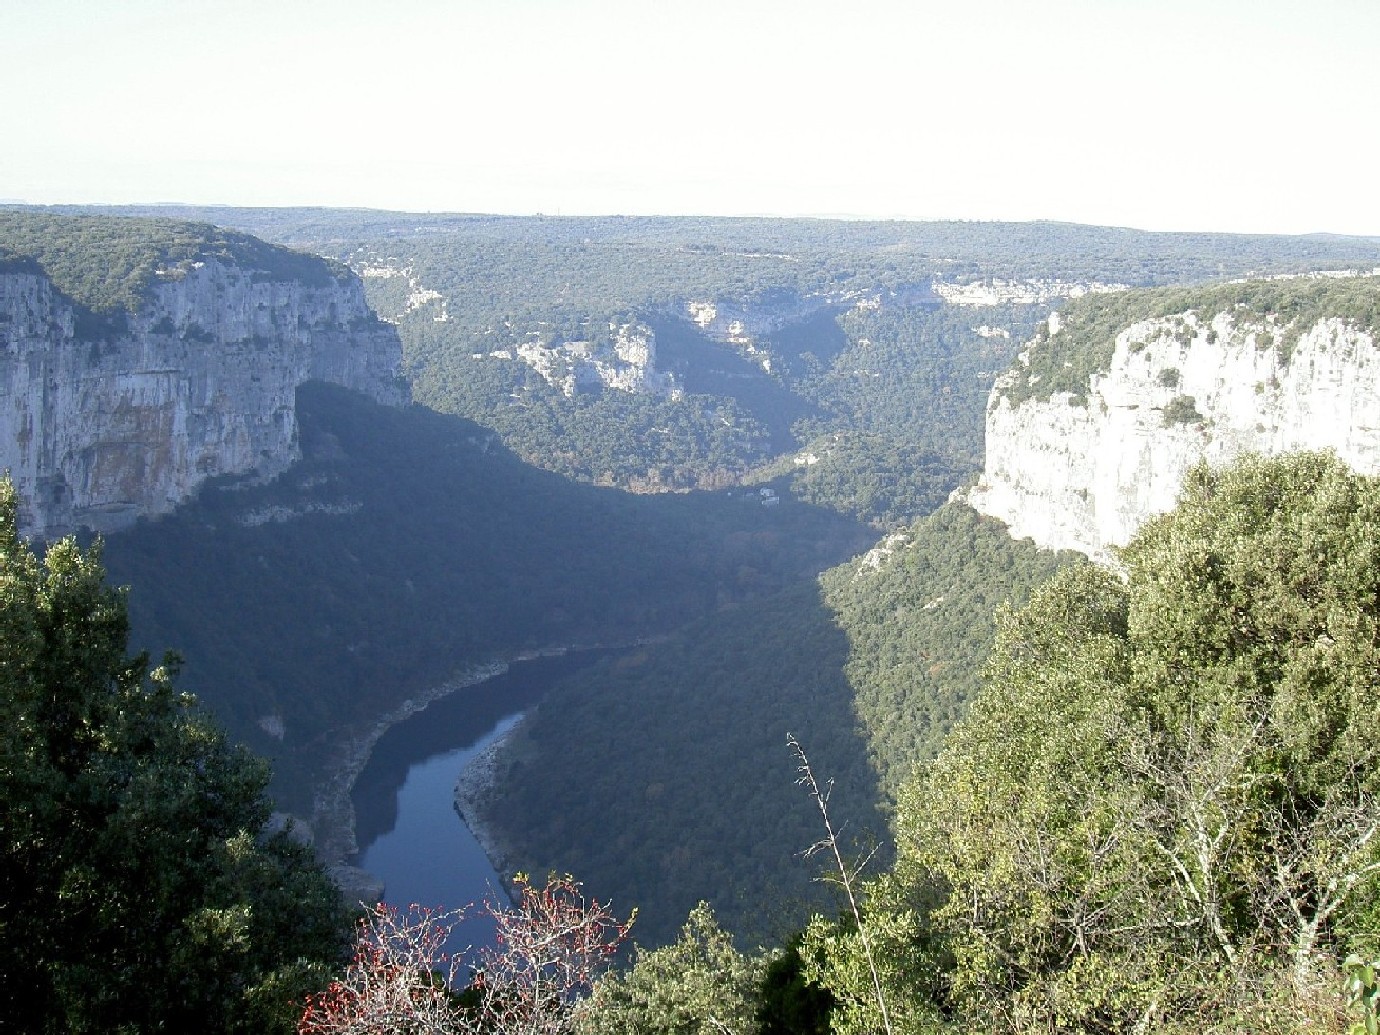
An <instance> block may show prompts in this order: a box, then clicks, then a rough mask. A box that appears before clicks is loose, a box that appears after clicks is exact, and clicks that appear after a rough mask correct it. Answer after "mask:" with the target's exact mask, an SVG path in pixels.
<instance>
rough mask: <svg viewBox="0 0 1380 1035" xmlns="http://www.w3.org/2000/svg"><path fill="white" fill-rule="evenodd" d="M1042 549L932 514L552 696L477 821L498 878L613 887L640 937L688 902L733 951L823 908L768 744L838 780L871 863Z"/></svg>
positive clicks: (971, 518)
mask: <svg viewBox="0 0 1380 1035" xmlns="http://www.w3.org/2000/svg"><path fill="white" fill-rule="evenodd" d="M1068 559H1069V558H1062V560H1065V561H1067V560H1068ZM1060 560H1061V558H1060V557H1058V556H1056V555H1054V554H1051V553H1048V552H1045V551H1039V550H1036V549H1035V548H1034V547H1033V546H1031V545H1030V544H1029V543H1017V542H1013V541H1012V540H1011V539H1010V537H1008V536H1007V535H1006V533H1005V530H1004V528H1003V527H1002V526H1001V525H1000V523H997V522H993V521H988V520H984V519H982V518H980V517H979V516H978V515H976V514H975V513H974V512H973V511H972V510H970V509H969V508H967V507H964V506H961V505H957V504H953V505H949V506H946V507H944V508H942V509H941V510H939V511H938V512H937V513H935V514H934V515H932V516H931V517H928V518H925V519H922V520H921V521H919V522H917V523H916V524H915V525H914V526H913V527H911V528H910V529H908V530H907V531H906V532H904V533H899V534H897V535H895V536H893V537H890V538H889V539H888V540H887V542H886V544H885V545H884V546H883V547H879V548H878V549H877V550H874V551H873V552H872V553H871V554H870V555H868V557H866V558H863V559H855V560H853V561H849V562H848V563H846V564H843V565H840V566H838V567H836V568H833V569H831V570H829V571H827V572H825V573H824V575H823V576H821V578H820V579H819V581H818V583H817V584H813V585H803V586H799V587H796V588H793V589H790V590H787V591H784V592H782V593H780V594H778V595H776V596H773V597H771V598H768V599H766V600H761V601H756V602H753V603H748V604H743V605H739V606H736V607H734V608H732V609H731V610H728V611H725V612H723V613H721V614H718V615H715V616H714V617H712V618H709V619H705V620H702V621H700V622H697V623H695V624H694V625H692V626H689V627H687V628H686V629H684V630H682V631H681V632H680V633H679V634H678V635H677V636H675V637H674V638H673V639H672V640H671V641H670V642H669V643H666V644H655V645H650V646H648V647H646V648H644V649H643V650H641V651H639V652H638V653H637V654H635V655H633V656H631V657H628V658H624V659H621V660H619V661H616V662H612V663H608V664H605V665H603V666H602V667H600V668H597V669H593V670H591V671H589V672H588V673H582V674H581V675H579V676H577V677H575V678H574V679H572V680H569V681H567V682H566V683H564V684H562V685H561V686H559V687H558V688H556V690H555V691H553V692H552V694H551V695H550V696H549V697H548V698H547V699H546V700H545V701H544V702H543V703H542V704H541V705H540V706H539V708H538V709H537V711H536V713H535V715H534V716H533V717H532V718H531V719H530V720H529V721H528V722H526V723H525V724H524V725H523V726H522V728H521V733H520V734H519V736H518V737H517V738H516V740H515V741H514V742H512V744H511V746H510V747H509V749H508V750H507V751H505V754H504V758H505V760H506V761H505V768H504V769H502V770H501V771H500V773H499V775H498V779H497V782H496V791H495V793H494V795H493V797H492V798H491V800H490V801H489V803H488V807H487V808H485V809H484V810H483V811H484V813H485V821H486V823H487V824H488V825H490V826H493V827H495V828H496V829H497V830H498V831H499V833H500V836H501V839H502V841H503V842H504V844H505V846H506V847H507V851H508V857H507V859H506V861H507V862H508V863H509V864H510V866H509V868H510V869H522V870H527V871H529V872H544V871H546V870H548V869H554V870H557V871H560V872H565V871H569V872H572V873H579V874H580V875H581V876H582V877H583V878H584V879H585V880H587V881H589V882H590V883H591V885H592V886H596V887H607V888H618V889H621V891H620V894H622V895H624V896H625V897H626V900H627V901H630V902H635V903H637V905H638V907H639V913H640V920H639V924H638V927H639V929H638V938H639V941H641V942H642V943H643V944H647V945H654V944H659V943H661V942H662V941H665V940H667V939H669V938H670V937H671V936H672V935H673V934H674V932H675V931H676V929H677V928H678V926H679V925H680V923H681V922H682V920H683V919H684V917H685V915H686V913H687V912H688V911H689V909H690V907H692V906H693V905H694V904H695V903H696V902H697V901H699V900H700V899H707V900H709V901H711V902H712V903H713V905H714V908H715V910H716V912H717V914H718V916H719V918H720V919H721V921H722V922H723V924H724V926H725V927H726V928H727V929H729V930H731V931H733V932H735V933H737V934H738V935H739V936H740V938H742V939H743V941H744V942H745V943H746V944H754V943H770V942H771V941H775V940H779V939H780V938H781V937H782V936H783V935H784V934H787V933H789V932H790V931H791V930H793V929H795V928H797V927H799V926H800V925H802V924H803V923H804V922H805V920H806V919H807V918H808V917H809V915H810V912H811V911H812V910H817V909H821V908H824V909H826V910H832V909H834V908H836V906H837V904H836V903H834V902H832V901H831V896H830V895H829V894H828V893H827V892H826V891H825V890H824V889H823V888H821V887H820V886H819V885H818V884H817V883H815V879H816V878H817V877H818V876H819V868H818V867H819V863H818V861H808V862H807V861H805V860H804V859H802V858H801V853H803V852H804V851H805V849H807V848H808V847H809V846H810V845H811V844H813V843H814V842H815V841H816V840H818V838H819V837H820V830H819V827H818V815H817V813H816V811H815V807H814V805H813V803H811V801H810V800H809V798H808V796H807V795H806V794H805V793H804V792H803V791H802V790H801V789H800V788H799V787H797V786H796V785H795V780H794V766H793V764H792V760H791V756H790V754H789V752H788V751H787V749H786V735H787V734H788V733H793V734H795V735H796V737H797V738H798V739H799V740H800V741H801V743H802V744H804V745H805V746H806V749H807V750H808V751H809V752H810V756H811V758H812V760H813V761H814V763H815V765H816V766H817V767H818V769H819V771H820V773H821V774H824V775H825V776H828V777H830V778H832V779H834V780H835V781H836V796H835V798H834V800H833V806H834V808H835V810H836V815H838V816H840V817H842V819H844V820H846V821H847V827H846V830H847V837H848V841H849V850H850V852H856V853H858V854H859V855H861V854H864V853H865V852H866V851H867V850H868V849H869V848H870V847H871V846H881V856H880V858H879V860H878V862H877V864H876V865H880V864H881V862H882V861H884V860H885V859H886V857H887V854H888V849H887V845H888V843H889V841H890V833H889V830H888V817H889V816H890V807H889V802H890V800H891V799H892V798H893V797H894V795H895V793H896V789H897V788H898V787H899V785H900V784H901V782H902V781H903V780H904V779H905V777H906V776H907V775H908V774H909V772H910V770H911V767H912V766H913V765H914V764H915V763H916V762H917V761H919V760H921V759H923V758H927V757H930V756H932V755H933V754H934V752H935V751H937V750H938V748H939V745H940V744H941V742H942V740H943V736H944V734H945V733H946V732H947V731H948V729H949V728H950V727H951V726H952V725H953V723H954V722H955V721H957V719H958V718H959V717H961V715H962V714H963V712H964V711H965V709H966V705H967V703H968V701H969V700H970V699H971V698H972V696H973V695H974V694H975V693H976V691H977V687H978V685H979V673H980V671H981V668H982V665H983V663H984V662H985V660H986V656H987V652H988V650H989V649H990V645H991V641H992V629H993V627H992V614H993V612H994V610H995V609H996V608H997V606H998V605H1000V604H1002V603H1004V602H1006V601H1016V602H1021V601H1023V600H1024V599H1025V598H1026V597H1027V596H1028V594H1029V593H1030V591H1031V590H1032V589H1033V588H1034V586H1036V585H1037V584H1039V583H1040V582H1042V581H1043V580H1044V579H1045V578H1047V577H1048V576H1049V575H1050V574H1051V573H1052V572H1053V571H1054V570H1055V568H1056V566H1057V565H1058V563H1059V562H1060ZM812 885H813V886H812Z"/></svg>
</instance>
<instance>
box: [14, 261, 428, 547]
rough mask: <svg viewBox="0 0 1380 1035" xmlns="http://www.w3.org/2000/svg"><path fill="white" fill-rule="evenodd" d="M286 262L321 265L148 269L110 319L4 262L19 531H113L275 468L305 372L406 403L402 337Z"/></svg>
mask: <svg viewBox="0 0 1380 1035" xmlns="http://www.w3.org/2000/svg"><path fill="white" fill-rule="evenodd" d="M256 244H257V245H258V246H259V247H260V248H262V249H267V247H268V246H263V245H262V244H261V242H256ZM291 258H292V262H293V263H298V264H301V263H314V264H315V265H316V267H319V268H315V269H313V271H312V273H313V275H312V276H310V277H302V276H299V275H294V273H293V270H292V268H291V264H287V263H285V264H284V265H285V267H287V268H280V269H273V268H266V267H265V264H262V263H260V264H257V265H255V264H249V265H244V264H242V263H241V262H240V261H237V258H236V256H235V255H233V254H225V253H223V252H222V253H210V252H208V253H207V254H205V255H204V256H202V257H199V258H193V259H188V260H186V261H181V262H178V263H175V264H171V265H169V266H167V267H166V268H158V269H156V270H152V271H150V272H149V274H148V276H147V277H146V280H147V283H146V284H144V285H143V286H142V288H141V290H140V292H139V294H138V301H137V304H133V305H131V306H130V307H129V308H128V310H122V311H118V312H112V313H104V314H101V313H93V311H92V310H91V309H90V308H89V307H88V306H84V305H82V304H81V303H79V302H77V301H74V300H73V299H72V298H71V297H69V296H68V295H66V294H64V293H63V292H62V291H60V290H58V289H57V288H56V287H55V286H54V282H53V279H52V278H51V277H50V276H49V274H48V272H47V271H46V270H45V269H44V268H43V266H40V265H39V264H38V263H36V262H32V261H28V262H9V263H7V264H4V265H0V467H4V468H7V469H8V470H9V471H10V474H11V477H12V478H13V479H14V481H15V484H16V486H17V488H18V489H19V492H20V496H21V499H22V500H23V510H22V513H21V521H22V523H23V526H24V530H25V531H26V532H27V533H30V534H34V535H38V536H43V537H50V536H53V535H56V534H61V533H64V532H66V531H68V530H71V529H73V528H75V527H77V526H88V527H91V528H94V529H96V530H98V531H109V530H113V529H115V528H118V527H121V526H122V525H125V524H128V523H130V522H132V521H133V520H135V519H136V518H137V517H139V516H141V515H154V514H160V513H164V512H166V511H169V510H171V509H172V508H173V507H175V506H176V505H177V504H178V503H179V502H180V501H182V500H184V499H186V498H187V496H188V495H189V494H190V493H192V492H193V491H194V490H195V489H196V487H197V486H198V485H199V484H200V483H201V482H202V481H204V480H205V479H207V478H209V477H212V476H214V475H224V474H244V473H248V472H255V473H257V474H260V475H265V476H268V475H272V474H275V473H277V472H279V471H281V470H282V469H283V468H285V467H286V466H287V465H288V464H290V463H291V462H292V461H293V460H294V459H296V458H297V456H298V443H297V419H296V410H295V392H296V389H297V386H298V385H300V384H302V383H303V382H304V381H307V380H312V379H318V380H323V381H330V382H333V383H336V384H340V385H344V386H346V387H349V388H354V389H357V390H359V391H362V392H365V393H368V394H369V395H371V396H373V397H374V398H375V399H378V400H380V401H383V402H389V403H401V402H403V401H405V400H406V398H407V389H406V386H405V384H404V383H403V382H402V381H401V379H400V378H399V368H400V363H401V346H400V344H399V341H398V337H397V334H396V332H395V331H394V329H393V328H392V327H390V326H388V325H386V324H383V323H381V322H380V321H379V320H377V319H376V318H375V316H374V315H373V313H372V312H371V311H370V310H369V308H368V306H367V305H366V304H365V301H364V295H363V292H362V290H361V288H360V284H359V281H358V280H357V279H356V278H355V277H354V276H353V275H351V274H349V273H348V272H346V271H344V270H341V269H337V268H332V267H328V266H327V265H326V264H325V263H324V262H320V261H319V260H314V259H308V258H307V257H305V256H302V257H297V256H295V255H293V256H292V257H291Z"/></svg>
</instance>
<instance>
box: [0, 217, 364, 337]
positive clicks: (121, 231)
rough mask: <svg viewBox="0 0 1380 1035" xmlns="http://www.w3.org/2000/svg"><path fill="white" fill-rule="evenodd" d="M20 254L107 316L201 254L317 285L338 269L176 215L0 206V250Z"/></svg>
mask: <svg viewBox="0 0 1380 1035" xmlns="http://www.w3.org/2000/svg"><path fill="white" fill-rule="evenodd" d="M4 249H8V250H9V251H11V252H13V253H14V254H16V255H22V256H28V257H31V258H33V259H34V260H36V261H37V262H38V263H39V265H41V266H42V267H43V270H44V272H46V273H47V274H48V276H49V277H51V278H52V281H53V284H54V285H55V286H56V287H57V289H58V290H59V291H61V292H62V293H63V294H64V295H66V296H67V297H68V298H70V299H72V301H74V302H76V303H77V304H78V305H80V306H82V307H84V308H86V309H88V310H90V311H92V312H94V313H98V314H104V315H107V316H110V315H117V314H119V313H121V312H128V313H133V312H136V311H137V310H138V309H139V307H140V305H141V304H142V302H143V300H144V298H145V296H146V295H147V293H148V290H149V288H150V287H151V286H152V285H153V284H154V283H156V282H157V281H158V280H159V279H166V278H169V277H177V276H180V275H182V274H184V273H185V272H186V270H187V269H188V268H190V266H191V264H192V263H195V262H203V261H205V260H207V259H218V260H220V261H222V262H225V263H228V264H233V265H237V266H242V267H244V268H245V269H248V270H252V271H254V272H256V273H261V274H266V275H268V276H271V277H274V278H276V279H280V280H300V281H303V282H305V283H308V284H315V285H322V284H326V283H329V282H330V281H331V280H332V279H335V278H338V277H340V276H341V275H342V274H344V272H345V271H344V269H343V268H342V267H340V266H337V265H335V264H334V263H331V262H329V261H325V260H322V259H321V258H318V257H317V256H314V255H308V254H305V253H303V252H296V251H292V250H291V249H288V248H283V247H280V246H278V245H273V244H268V243H266V242H264V241H261V240H259V239H258V238H257V237H251V236H250V235H248V234H244V233H237V232H236V231H234V230H226V229H223V228H221V227H217V226H211V225H210V224H208V223H189V222H185V221H182V220H178V219H167V218H159V219H131V218H128V217H125V216H114V215H105V216H101V215H85V216H80V217H77V216H70V215H62V214H59V213H57V212H53V211H50V210H47V209H31V208H11V209H4V208H0V250H4Z"/></svg>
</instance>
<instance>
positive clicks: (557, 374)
mask: <svg viewBox="0 0 1380 1035" xmlns="http://www.w3.org/2000/svg"><path fill="white" fill-rule="evenodd" d="M505 351H506V350H505ZM516 352H517V358H518V359H520V360H522V362H524V363H526V364H527V365H528V366H529V367H531V368H532V369H533V370H535V371H536V372H537V373H538V374H540V375H541V376H542V378H543V379H544V380H545V381H546V382H547V384H550V385H552V386H554V387H557V388H559V389H560V390H561V391H562V393H564V394H565V395H566V396H573V395H575V394H576V393H577V392H580V391H585V390H590V389H593V390H599V389H601V388H609V389H613V390H614V391H620V392H630V393H638V394H645V395H660V396H666V397H668V398H672V399H675V398H678V397H679V396H680V390H679V389H678V388H677V387H676V384H675V378H674V377H672V375H671V374H669V373H665V372H663V371H660V370H658V369H657V366H656V335H655V334H654V333H653V332H652V329H651V328H650V327H648V326H647V325H646V324H644V323H641V322H637V321H634V322H631V323H622V322H618V321H613V322H610V323H609V325H608V334H606V335H599V336H597V337H592V338H590V339H588V340H583V341H559V342H552V343H546V342H544V341H542V340H541V339H540V337H539V336H534V337H533V338H531V339H529V340H528V341H526V342H523V343H522V344H520V345H518V346H517V349H516ZM508 355H511V353H508Z"/></svg>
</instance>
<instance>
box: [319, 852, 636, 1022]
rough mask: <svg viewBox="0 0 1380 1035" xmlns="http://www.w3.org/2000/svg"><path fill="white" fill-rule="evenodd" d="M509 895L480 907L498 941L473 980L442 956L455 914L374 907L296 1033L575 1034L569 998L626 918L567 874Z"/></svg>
mask: <svg viewBox="0 0 1380 1035" xmlns="http://www.w3.org/2000/svg"><path fill="white" fill-rule="evenodd" d="M517 891H518V901H517V905H516V906H514V907H512V908H508V907H504V906H498V905H495V904H493V903H489V904H488V905H487V906H486V910H487V912H488V913H489V915H490V916H491V917H492V918H493V920H494V922H495V924H496V926H497V935H496V938H495V944H494V945H493V946H492V947H487V948H485V949H483V950H481V951H480V953H479V962H478V964H477V966H475V968H474V970H473V977H472V980H471V978H470V977H469V975H467V974H465V973H464V967H463V966H462V961H461V960H460V959H458V958H456V957H454V956H451V955H449V954H447V953H446V952H445V942H446V936H447V935H448V934H449V933H450V930H451V928H452V927H454V925H455V923H456V922H457V921H458V920H459V914H457V913H441V912H437V911H435V910H430V909H424V908H421V907H418V906H412V907H411V909H410V910H409V911H408V912H406V913H401V912H399V911H398V910H396V909H394V908H392V907H390V906H385V905H380V906H378V907H377V908H376V909H374V910H373V911H372V912H371V913H369V914H368V915H366V916H365V917H364V918H363V919H361V920H360V922H359V929H358V933H357V936H356V941H355V955H354V960H353V961H352V962H351V964H350V966H349V967H348V968H347V969H346V971H345V973H344V974H343V975H342V976H341V977H339V978H337V979H336V980H335V981H333V982H332V983H331V985H330V987H329V988H327V989H326V990H325V991H324V992H321V993H319V994H317V995H313V996H312V997H310V998H309V999H308V1001H307V1005H306V1010H305V1012H304V1013H303V1015H302V1018H301V1020H300V1022H299V1024H298V1031H299V1032H300V1035H364V1033H378V1035H382V1033H385V1032H387V1033H396V1032H409V1033H411V1032H416V1033H434V1035H449V1033H457V1035H458V1033H465V1032H491V1033H502V1035H518V1033H531V1035H538V1033H540V1035H558V1033H563V1032H570V1031H573V1030H574V1025H575V1010H576V1005H577V1002H578V1001H579V999H580V998H581V997H582V996H584V995H587V994H588V992H589V990H590V988H591V987H592V985H593V983H594V980H595V978H596V977H597V976H598V975H599V974H601V973H602V972H603V971H604V970H605V969H607V967H608V966H609V964H610V963H611V962H612V957H613V955H614V953H615V952H617V951H618V947H619V946H620V945H621V944H622V943H623V941H624V940H625V939H626V938H627V936H628V930H629V928H630V927H631V926H632V920H628V921H626V922H622V921H619V920H617V919H616V918H615V917H614V916H613V914H612V913H611V912H610V911H609V909H608V908H607V907H606V906H605V905H603V904H601V903H600V902H599V901H598V900H597V899H592V898H588V897H586V895H585V894H584V892H583V890H582V888H581V886H580V884H579V883H578V882H576V881H575V880H573V879H571V878H570V877H552V878H551V879H550V880H548V881H547V883H546V885H545V886H544V887H541V888H538V887H535V886H534V885H532V884H531V883H530V882H529V881H527V880H526V879H525V878H524V877H521V876H519V877H518V879H517ZM466 985H468V986H469V987H468V988H466V989H465V991H464V992H463V993H461V992H459V991H458V990H459V989H461V988H462V987H464V986H466Z"/></svg>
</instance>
